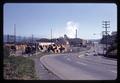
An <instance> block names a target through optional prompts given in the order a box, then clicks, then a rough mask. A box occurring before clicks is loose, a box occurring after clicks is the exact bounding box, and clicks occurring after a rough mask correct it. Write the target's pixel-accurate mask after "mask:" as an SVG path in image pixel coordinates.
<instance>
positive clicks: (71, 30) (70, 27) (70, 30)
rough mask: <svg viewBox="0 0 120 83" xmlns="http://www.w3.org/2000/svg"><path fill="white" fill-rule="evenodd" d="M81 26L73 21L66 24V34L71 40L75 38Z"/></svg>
mask: <svg viewBox="0 0 120 83" xmlns="http://www.w3.org/2000/svg"><path fill="white" fill-rule="evenodd" d="M78 27H79V24H78V23H76V22H73V21H68V22H67V23H66V34H67V36H68V37H70V38H75V34H76V29H77V31H78Z"/></svg>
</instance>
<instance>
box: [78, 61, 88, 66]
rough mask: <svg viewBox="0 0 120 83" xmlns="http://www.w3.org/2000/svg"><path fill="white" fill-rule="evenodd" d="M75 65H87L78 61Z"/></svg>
mask: <svg viewBox="0 0 120 83" xmlns="http://www.w3.org/2000/svg"><path fill="white" fill-rule="evenodd" d="M76 63H78V64H81V65H87V64H85V63H82V62H79V61H77V62H76Z"/></svg>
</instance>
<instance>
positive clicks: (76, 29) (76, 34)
mask: <svg viewBox="0 0 120 83" xmlns="http://www.w3.org/2000/svg"><path fill="white" fill-rule="evenodd" d="M75 37H76V38H77V29H76V34H75Z"/></svg>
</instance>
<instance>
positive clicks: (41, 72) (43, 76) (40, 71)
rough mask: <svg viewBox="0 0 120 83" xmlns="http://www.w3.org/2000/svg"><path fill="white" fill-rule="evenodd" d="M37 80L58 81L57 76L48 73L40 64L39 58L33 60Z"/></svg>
mask: <svg viewBox="0 0 120 83" xmlns="http://www.w3.org/2000/svg"><path fill="white" fill-rule="evenodd" d="M33 60H34V62H35V70H36V75H37V78H38V80H60V78H59V77H58V76H56V75H55V74H53V73H52V72H51V71H49V70H48V69H47V68H46V67H45V66H44V65H43V64H42V63H41V62H40V58H33Z"/></svg>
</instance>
